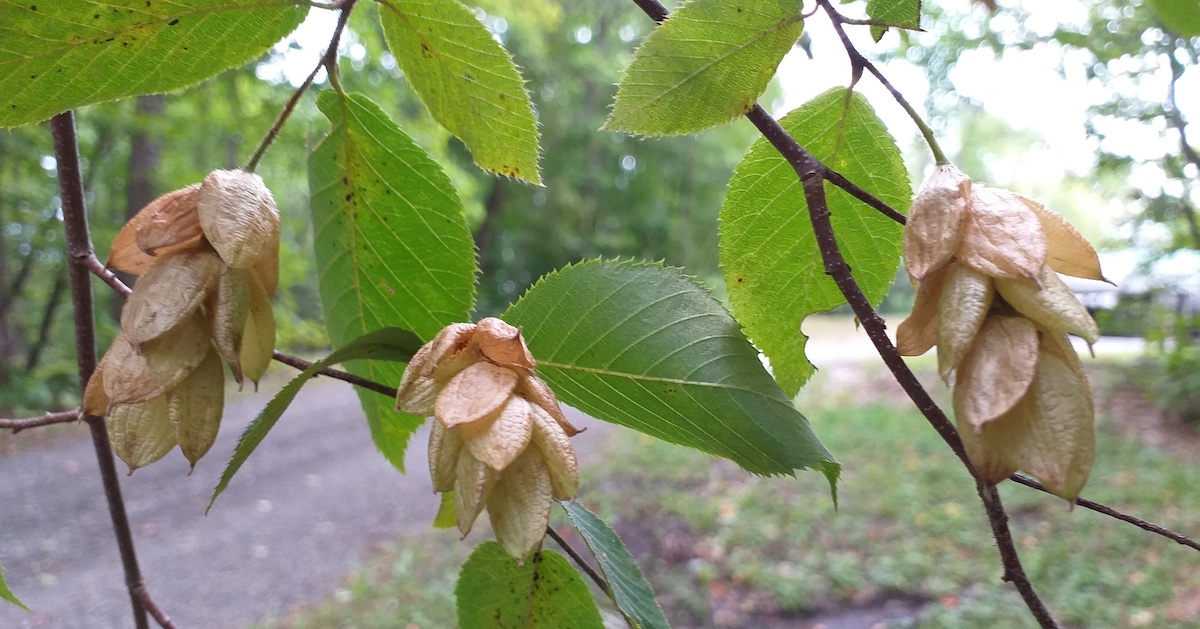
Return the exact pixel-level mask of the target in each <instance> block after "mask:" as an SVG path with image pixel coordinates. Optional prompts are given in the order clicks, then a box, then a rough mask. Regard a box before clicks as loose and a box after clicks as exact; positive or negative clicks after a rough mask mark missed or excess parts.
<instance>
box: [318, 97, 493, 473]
mask: <svg viewBox="0 0 1200 629" xmlns="http://www.w3.org/2000/svg"><path fill="white" fill-rule="evenodd" d="M317 104H318V106H319V107H320V108H321V111H322V112H324V113H325V115H326V116H328V117H329V120H330V121H332V122H333V129H331V130H330V132H329V135H327V136H326V137H325V139H324V140H322V142H321V145H320V146H318V147H317V149H316V150H315V151H313V154H312V155H311V156H310V158H309V186H310V187H311V189H312V219H313V229H314V236H313V239H314V243H313V245H314V247H315V249H316V255H317V272H318V284H319V285H320V290H321V303H322V304H323V306H324V309H325V325H326V327H327V328H328V329H329V338H330V340H331V341H332V342H333V345H334V346H335V347H340V346H341V345H343V344H345V343H346V342H348V341H349V340H350V339H353V338H356V337H358V336H360V335H362V334H364V333H366V332H369V331H371V330H376V329H379V328H383V327H388V326H395V327H401V328H405V329H408V330H412V331H413V332H416V333H417V335H419V336H420V337H421V338H425V339H429V338H432V337H433V335H434V334H437V332H438V331H439V330H441V329H442V328H443V327H445V326H446V325H448V324H450V323H454V322H456V321H466V320H467V316H468V312H469V311H470V308H471V304H472V303H473V301H474V294H475V271H476V267H475V244H474V242H473V241H472V240H471V233H470V231H469V230H468V229H467V221H466V219H465V218H464V217H463V207H462V202H461V201H459V198H458V194H457V193H456V192H455V191H454V187H453V185H451V183H450V179H449V178H448V177H447V176H446V174H445V173H444V172H443V171H442V167H441V166H440V165H438V163H437V162H435V161H433V159H432V158H431V157H429V155H428V154H427V153H426V152H425V151H424V150H423V149H421V147H419V146H417V145H416V144H415V143H414V142H413V141H412V140H411V139H409V137H408V136H407V135H405V134H404V132H402V131H401V130H400V128H399V127H397V126H396V125H395V123H393V122H392V121H391V120H390V119H389V118H388V117H387V115H386V114H384V113H383V110H381V109H380V108H379V106H378V105H376V104H375V103H372V102H371V101H370V100H368V99H367V98H366V97H364V96H360V95H349V96H346V97H344V98H343V97H342V96H341V95H339V94H338V93H337V92H334V91H331V90H327V91H325V92H322V93H321V95H320V96H319V97H318V98H317ZM347 368H348V369H349V370H350V371H351V372H353V373H355V374H358V375H360V376H363V377H365V378H369V379H371V380H374V381H376V382H383V383H386V384H389V385H391V386H395V385H397V384H398V383H399V382H400V375H401V374H402V373H403V370H402V369H401V368H400V367H399V366H397V365H389V364H382V363H375V364H357V363H352V364H350V365H347ZM359 397H360V398H361V399H362V402H363V410H365V411H366V413H367V422H368V424H369V425H370V427H371V436H372V437H373V438H374V439H375V444H376V445H377V446H378V447H379V450H380V452H382V453H383V455H384V456H385V457H387V459H388V460H389V461H391V462H392V464H393V465H395V466H396V468H397V469H400V470H403V469H404V450H405V447H406V445H407V443H408V438H409V436H411V435H412V433H413V431H415V430H416V429H417V427H418V426H420V425H421V424H422V423H423V422H424V419H422V418H419V417H415V416H412V415H407V414H403V413H396V412H395V411H394V410H393V406H394V405H393V404H392V403H391V402H389V401H387V400H384V399H382V398H381V397H380V396H378V395H375V394H373V393H370V392H366V391H360V392H359Z"/></svg>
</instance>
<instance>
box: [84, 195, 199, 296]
mask: <svg viewBox="0 0 1200 629" xmlns="http://www.w3.org/2000/svg"><path fill="white" fill-rule="evenodd" d="M199 189H200V184H195V185H192V186H188V187H186V188H183V189H180V190H175V191H174V192H168V193H167V194H164V195H163V196H161V197H158V198H157V199H155V200H153V201H151V202H150V203H149V204H148V205H146V207H144V208H142V209H141V210H139V211H138V213H137V214H135V215H134V216H133V218H131V219H129V222H127V223H125V226H124V227H122V228H121V231H119V232H117V237H116V238H114V239H113V243H112V247H111V248H110V249H109V252H108V261H107V262H105V263H104V266H106V267H108V268H110V269H114V270H117V271H122V272H124V273H132V274H134V275H141V274H142V273H145V272H146V270H147V269H149V268H150V267H151V266H153V265H154V263H155V262H157V261H158V259H159V258H160V257H162V256H166V255H168V254H171V253H177V252H179V251H188V250H190V249H194V248H196V247H198V246H199V245H200V238H199V237H197V238H195V239H194V240H187V241H184V242H180V243H178V244H175V245H171V246H162V245H160V246H159V248H158V250H157V251H156V252H155V253H156V254H157V255H158V256H159V257H158V258H156V257H154V256H151V255H148V254H147V253H146V252H144V251H142V250H141V248H140V247H138V242H137V236H138V231H139V230H140V229H141V228H142V227H143V226H145V225H146V224H148V223H149V222H150V220H151V218H153V217H155V216H156V215H159V214H160V211H159V210H160V209H161V208H163V207H164V206H168V205H170V206H172V208H171V209H170V210H169V211H168V213H174V212H183V211H187V210H194V208H195V206H196V193H197V191H199Z"/></svg>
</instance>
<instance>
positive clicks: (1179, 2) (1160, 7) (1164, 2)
mask: <svg viewBox="0 0 1200 629" xmlns="http://www.w3.org/2000/svg"><path fill="white" fill-rule="evenodd" d="M1150 6H1151V7H1152V8H1153V9H1154V12H1155V13H1158V17H1159V18H1160V19H1162V21H1163V24H1164V25H1166V27H1167V28H1168V29H1170V30H1171V32H1173V33H1176V34H1178V35H1182V36H1184V37H1196V36H1197V35H1200V4H1197V3H1195V2H1189V1H1188V0H1150Z"/></svg>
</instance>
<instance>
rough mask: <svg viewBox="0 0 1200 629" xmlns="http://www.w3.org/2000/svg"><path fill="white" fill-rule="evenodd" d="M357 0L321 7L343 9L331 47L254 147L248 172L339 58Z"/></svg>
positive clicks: (256, 165)
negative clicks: (317, 82) (302, 98)
mask: <svg viewBox="0 0 1200 629" xmlns="http://www.w3.org/2000/svg"><path fill="white" fill-rule="evenodd" d="M356 1H357V0H343V2H341V3H340V4H339V5H337V6H336V7H331V6H325V7H321V8H329V9H332V8H340V9H341V14H340V15H338V21H337V26H335V27H334V29H333V35H332V36H331V37H330V38H329V47H328V48H326V49H325V54H323V55H321V58H320V59H319V60H318V61H317V65H316V67H314V68H313V70H312V72H310V73H309V74H308V78H306V79H304V82H303V83H301V84H300V87H298V88H296V91H295V92H293V93H292V96H291V98H289V99H288V101H287V103H285V104H284V106H283V110H282V111H280V112H279V116H278V117H276V118H275V122H274V123H272V124H271V128H270V129H268V130H267V134H266V135H264V136H263V139H262V141H260V142H259V143H258V147H257V148H255V149H254V154H253V155H251V156H250V159H249V160H248V161H247V162H246V166H245V168H244V169H243V170H245V171H246V172H248V173H252V172H254V169H255V168H258V162H259V161H261V160H262V158H263V155H264V154H266V152H267V149H268V148H270V147H271V143H273V142H274V141H275V138H276V137H278V136H279V131H280V130H281V129H283V125H284V123H286V122H287V121H288V118H290V117H291V116H292V112H293V111H294V110H295V109H296V104H297V103H299V102H300V97H301V96H303V95H304V92H306V91H308V88H309V86H311V85H312V83H313V81H315V80H316V78H317V73H318V72H320V71H321V68H323V67H326V65H328V64H329V63H331V60H336V59H337V49H338V42H339V41H341V39H342V31H344V30H346V23H347V22H349V21H350V10H351V9H353V8H354V3H355V2H356Z"/></svg>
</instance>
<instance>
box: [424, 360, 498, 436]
mask: <svg viewBox="0 0 1200 629" xmlns="http://www.w3.org/2000/svg"><path fill="white" fill-rule="evenodd" d="M516 385H517V374H516V373H514V372H513V370H511V369H505V368H504V367H497V366H496V365H493V364H492V363H489V362H478V363H475V364H474V365H471V366H470V367H467V368H466V369H464V370H462V372H460V373H459V374H458V375H456V376H454V377H453V378H451V379H450V381H449V382H447V383H446V386H445V387H443V388H442V392H441V393H439V394H438V398H437V402H435V403H434V415H435V416H436V417H437V418H438V420H439V421H441V422H442V423H443V424H445V425H446V427H447V428H453V427H455V426H460V425H464V424H470V423H471V422H476V421H479V420H481V419H483V418H485V417H488V416H489V415H492V414H493V413H495V412H497V411H499V410H500V408H501V407H502V406H504V405H505V404H506V403H508V399H509V397H510V396H511V395H512V392H513V388H514V387H516Z"/></svg>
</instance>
